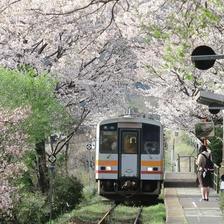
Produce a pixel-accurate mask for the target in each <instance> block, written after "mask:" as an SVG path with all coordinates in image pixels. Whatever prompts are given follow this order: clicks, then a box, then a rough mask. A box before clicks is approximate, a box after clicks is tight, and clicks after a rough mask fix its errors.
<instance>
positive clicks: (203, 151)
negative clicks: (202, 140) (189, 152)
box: [196, 145, 212, 201]
mask: <svg viewBox="0 0 224 224" xmlns="http://www.w3.org/2000/svg"><path fill="white" fill-rule="evenodd" d="M199 152H200V153H199V154H198V157H197V160H196V164H197V166H198V174H197V177H198V181H199V184H200V188H201V196H202V199H201V200H205V201H208V200H209V198H208V197H209V187H211V185H212V176H211V173H210V172H206V169H205V165H206V157H207V158H211V155H210V152H209V151H208V150H207V148H206V146H205V145H202V146H201V147H200V149H199Z"/></svg>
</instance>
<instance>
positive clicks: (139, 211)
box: [134, 206, 143, 224]
mask: <svg viewBox="0 0 224 224" xmlns="http://www.w3.org/2000/svg"><path fill="white" fill-rule="evenodd" d="M142 209H143V206H141V207H140V208H139V210H138V214H137V216H136V218H135V221H134V224H139V223H140V217H141V213H142Z"/></svg>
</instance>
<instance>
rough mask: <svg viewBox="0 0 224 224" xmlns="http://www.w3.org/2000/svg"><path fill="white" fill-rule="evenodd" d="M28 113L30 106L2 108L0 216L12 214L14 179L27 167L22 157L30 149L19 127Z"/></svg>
mask: <svg viewBox="0 0 224 224" xmlns="http://www.w3.org/2000/svg"><path fill="white" fill-rule="evenodd" d="M28 114H29V108H17V109H15V110H14V111H12V112H10V111H6V110H3V109H1V110H0V130H1V134H0V141H1V144H0V145H1V146H0V147H1V150H0V216H3V215H10V213H11V209H12V206H13V201H12V199H13V198H12V197H13V194H14V193H15V192H16V188H15V187H14V186H13V184H12V181H13V180H14V179H15V178H16V177H18V175H19V174H21V172H23V171H24V170H25V169H26V167H25V165H24V164H23V163H22V160H21V158H22V156H23V154H24V152H25V151H26V150H27V149H28V145H27V136H26V135H25V134H24V133H23V132H22V131H21V128H19V127H20V124H21V122H23V121H24V119H26V118H27V116H28ZM0 221H1V218H0Z"/></svg>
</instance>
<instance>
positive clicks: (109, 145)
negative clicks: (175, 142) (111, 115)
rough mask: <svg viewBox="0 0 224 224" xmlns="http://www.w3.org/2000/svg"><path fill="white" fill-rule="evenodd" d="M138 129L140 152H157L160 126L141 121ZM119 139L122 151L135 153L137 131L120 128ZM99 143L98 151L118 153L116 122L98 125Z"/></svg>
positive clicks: (158, 151)
mask: <svg viewBox="0 0 224 224" xmlns="http://www.w3.org/2000/svg"><path fill="white" fill-rule="evenodd" d="M125 129H126V130H125ZM140 129H141V131H140V135H141V137H140V139H141V144H140V145H141V154H159V153H160V126H157V125H153V124H147V123H143V124H142V126H141V128H140ZM140 129H139V130H140ZM120 139H122V142H121V144H122V150H121V152H122V153H124V154H136V153H137V151H138V149H137V139H138V134H137V132H135V131H134V130H133V129H131V128H122V132H121V136H120ZM99 143H100V145H99V149H100V153H110V154H111V153H118V145H119V144H118V127H117V123H111V124H105V125H102V126H101V127H100V141H99Z"/></svg>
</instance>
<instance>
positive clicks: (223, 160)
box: [222, 110, 224, 166]
mask: <svg viewBox="0 0 224 224" xmlns="http://www.w3.org/2000/svg"><path fill="white" fill-rule="evenodd" d="M222 115H223V116H222V128H223V129H222V132H223V138H222V166H224V110H222Z"/></svg>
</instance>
